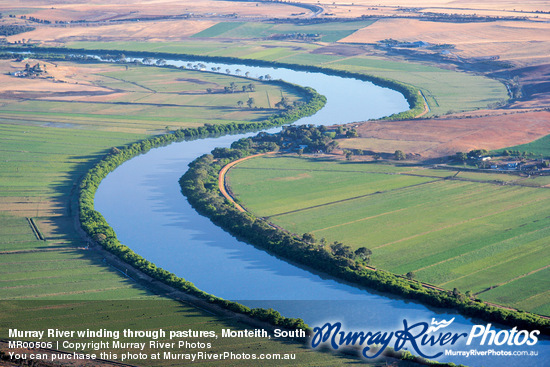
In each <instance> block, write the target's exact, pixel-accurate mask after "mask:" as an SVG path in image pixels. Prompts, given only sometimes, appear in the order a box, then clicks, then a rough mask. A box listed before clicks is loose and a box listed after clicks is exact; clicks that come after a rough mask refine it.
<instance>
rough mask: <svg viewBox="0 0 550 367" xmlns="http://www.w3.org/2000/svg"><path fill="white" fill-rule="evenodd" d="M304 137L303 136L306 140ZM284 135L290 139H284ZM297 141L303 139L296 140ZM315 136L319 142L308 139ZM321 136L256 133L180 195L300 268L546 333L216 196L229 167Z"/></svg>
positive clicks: (219, 153) (220, 156)
mask: <svg viewBox="0 0 550 367" xmlns="http://www.w3.org/2000/svg"><path fill="white" fill-rule="evenodd" d="M306 135H307V136H306ZM285 136H287V137H291V138H290V139H285ZM298 136H301V137H300V138H298ZM311 136H317V137H318V139H311ZM324 136H325V134H324V133H323V132H321V131H320V129H317V128H314V127H309V128H306V127H288V128H287V129H285V130H284V131H283V132H282V133H281V134H276V135H268V134H265V133H260V134H259V135H258V136H256V137H254V138H246V139H242V140H240V141H237V142H235V143H233V144H232V146H231V148H229V149H227V148H226V149H219V148H218V149H215V150H214V151H213V152H212V154H208V155H203V156H202V157H200V158H198V159H196V160H195V161H194V162H193V163H192V164H191V165H190V169H189V171H187V173H185V174H184V175H183V177H182V178H181V180H180V185H181V188H182V192H183V193H184V194H185V195H186V196H187V197H188V199H189V201H190V203H191V204H192V205H193V206H194V207H195V208H196V209H197V210H198V211H199V212H200V213H202V214H204V215H206V216H208V217H209V218H210V219H211V220H212V221H213V222H214V223H216V224H217V225H220V226H221V227H223V228H225V229H226V230H228V231H229V232H231V233H232V234H234V235H236V236H238V237H240V238H243V239H245V240H246V241H248V242H249V243H251V244H253V245H255V246H258V247H261V248H263V249H266V250H268V251H270V252H272V253H275V254H277V255H280V256H283V257H285V258H287V259H291V260H293V261H296V262H298V263H301V264H304V265H307V266H311V267H313V268H315V269H318V270H320V271H323V272H325V273H328V274H330V275H333V276H335V277H338V278H340V279H344V280H346V281H350V282H353V283H355V284H359V285H361V286H366V287H370V288H374V289H376V290H380V291H385V292H391V293H395V294H398V295H401V296H404V297H407V298H412V299H416V300H419V301H421V302H423V303H426V304H429V305H433V306H437V307H446V308H453V309H455V310H457V311H458V312H460V313H462V314H464V315H467V316H474V317H480V318H483V319H485V320H487V321H491V322H500V323H504V324H508V325H514V326H518V327H523V328H535V327H536V328H541V329H542V330H544V332H545V333H549V332H550V322H549V320H548V319H544V318H541V317H539V316H537V315H533V314H529V313H524V312H517V311H513V310H507V309H503V308H497V307H493V306H490V305H488V304H486V303H484V302H482V301H481V300H479V299H475V298H471V297H468V296H466V295H464V294H461V293H460V292H458V290H456V289H455V290H453V291H442V290H440V289H435V288H432V287H429V286H425V285H423V284H421V283H419V282H416V281H412V280H410V279H407V277H402V276H398V275H395V274H392V273H390V272H386V271H382V270H376V271H375V270H372V269H370V268H368V267H366V266H364V265H363V264H364V262H363V259H361V258H358V257H359V256H357V255H359V254H356V253H354V252H353V251H351V249H350V248H348V247H347V246H345V245H343V244H336V243H335V244H333V245H334V246H330V247H328V248H327V247H326V246H325V245H324V244H321V243H316V242H315V241H314V240H312V238H311V237H310V236H307V235H303V236H301V237H299V236H296V235H293V234H290V233H288V232H286V231H283V230H281V229H279V228H276V227H274V226H273V225H271V224H270V223H268V222H266V221H265V220H263V219H261V218H256V217H255V216H253V215H252V214H250V213H243V212H240V211H238V210H237V209H236V208H235V207H234V206H233V205H231V204H230V203H228V202H227V201H226V200H225V198H223V196H221V195H220V192H219V189H218V182H217V180H218V172H219V170H220V168H221V167H223V166H224V165H226V164H227V163H229V162H231V161H233V160H235V159H238V158H241V157H244V156H247V155H251V154H256V153H261V152H266V151H272V150H276V149H278V148H281V147H286V146H287V145H288V143H290V142H293V141H294V142H295V141H297V140H301V141H302V142H303V141H305V140H307V139H309V140H311V144H313V145H315V144H318V142H319V141H320V140H323V138H324Z"/></svg>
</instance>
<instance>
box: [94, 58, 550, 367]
mask: <svg viewBox="0 0 550 367" xmlns="http://www.w3.org/2000/svg"><path fill="white" fill-rule="evenodd" d="M168 63H170V64H173V65H176V66H180V65H187V62H186V61H176V60H168ZM193 64H197V62H193ZM203 64H205V65H206V68H207V69H208V70H210V69H211V68H212V67H220V68H221V70H223V71H225V70H226V69H229V70H231V73H232V74H234V73H235V70H236V69H240V70H242V71H241V74H244V73H245V72H249V73H250V76H251V77H258V76H262V75H267V74H269V75H270V76H271V77H272V78H274V79H278V78H281V79H283V80H285V81H288V82H291V83H295V84H299V85H302V86H310V87H313V88H315V89H316V90H317V91H318V92H319V93H321V94H323V95H325V96H326V97H327V104H326V106H325V107H324V108H323V109H322V110H320V111H319V112H318V113H317V114H316V115H314V116H311V117H307V118H304V119H302V120H300V121H298V122H297V123H299V124H306V123H312V124H316V125H320V124H325V125H328V124H334V123H339V124H342V123H348V122H354V121H364V120H367V119H371V118H379V117H382V116H387V115H390V114H392V113H397V112H401V111H403V110H406V109H408V104H407V102H406V100H405V98H404V97H403V96H402V95H401V94H399V93H397V92H395V91H392V90H389V89H387V88H381V87H378V86H375V85H373V84H372V83H369V82H364V81H360V80H356V79H351V78H342V77H338V76H331V75H325V74H321V73H308V72H303V71H294V70H288V69H283V68H277V69H274V68H265V67H252V66H246V65H222V64H211V63H206V62H203ZM343 91H345V92H343ZM277 130H278V129H271V130H270V131H271V132H274V131H277ZM254 134H255V133H254ZM254 134H252V133H249V134H238V135H226V136H222V137H218V138H207V139H200V140H194V141H185V142H180V143H174V144H171V145H168V146H165V147H161V148H156V149H152V150H151V151H149V152H147V153H146V154H143V155H140V156H138V157H135V158H133V159H131V160H129V161H127V162H125V163H124V164H122V165H121V166H120V167H118V168H117V169H116V170H115V171H113V172H112V173H110V174H109V175H108V176H107V177H106V178H105V179H104V180H103V182H102V183H101V185H100V186H99V189H98V191H97V193H96V197H95V208H96V210H98V211H99V212H101V213H102V214H103V216H104V217H105V218H106V219H107V221H108V223H109V224H110V225H111V226H112V227H113V228H114V230H115V232H116V233H117V236H118V238H119V239H120V241H121V242H122V243H124V244H125V245H127V246H128V247H130V248H131V249H132V250H134V251H135V252H136V253H138V254H140V255H141V256H143V257H145V258H147V259H148V260H150V261H152V262H154V263H155V264H156V265H157V266H160V267H162V268H165V269H167V270H169V271H171V272H173V273H175V274H176V275H178V276H181V277H183V278H185V279H187V280H189V281H191V282H193V283H194V284H195V285H196V286H197V287H198V288H200V289H202V290H204V291H206V292H208V293H211V294H214V295H216V296H219V297H223V298H225V299H230V300H236V301H238V302H241V303H243V304H245V305H248V306H251V307H265V308H270V307H271V308H274V309H276V310H278V311H279V312H281V314H283V315H284V316H288V317H300V318H302V319H304V321H305V322H306V323H307V324H309V325H310V326H311V327H313V326H322V325H323V324H324V323H325V322H329V321H330V322H335V321H340V322H342V323H343V324H344V325H346V327H347V328H348V329H347V330H364V331H372V332H376V331H379V330H380V331H386V330H390V331H393V330H399V329H401V330H402V329H403V327H404V326H403V320H407V322H408V323H409V324H411V323H416V322H427V323H430V322H431V321H432V318H435V319H436V320H437V321H440V320H442V319H444V320H451V319H453V318H454V321H453V323H452V326H450V327H449V330H450V329H451V328H452V330H450V331H453V332H457V333H458V332H469V331H470V329H471V328H472V327H473V326H474V325H476V324H481V325H484V326H485V324H486V323H484V322H481V321H480V320H471V319H468V318H465V317H463V316H460V315H458V314H455V313H452V312H448V311H447V310H445V311H443V310H437V309H432V308H428V307H426V306H423V305H420V304H418V303H415V302H411V301H407V300H403V299H400V298H398V297H393V296H391V295H387V294H377V293H375V292H372V291H369V290H365V289H359V288H356V287H353V286H351V285H348V284H344V283H342V282H339V281H336V280H334V279H331V278H327V277H325V276H322V275H318V274H315V273H312V272H310V271H307V270H304V269H302V268H300V267H297V266H294V265H292V264H289V263H287V262H285V261H283V260H281V259H279V258H277V257H275V256H272V255H270V254H267V253H266V252H264V251H262V250H259V249H256V248H254V247H253V246H250V245H248V244H246V243H243V242H240V241H238V240H237V239H235V238H234V237H232V236H231V235H230V234H228V233H227V232H225V231H223V230H222V229H220V228H219V227H217V226H215V225H214V224H212V223H211V222H210V221H209V220H208V219H207V218H205V217H202V216H200V215H199V214H197V213H196V212H195V210H194V209H193V208H192V207H191V206H190V205H189V204H188V202H187V201H186V199H185V198H184V197H183V196H182V194H181V192H180V188H179V184H178V180H179V178H180V177H181V175H182V174H183V173H184V172H185V171H186V170H187V165H188V164H189V163H190V162H191V161H193V160H194V159H195V158H197V157H198V156H200V155H202V154H205V153H209V152H210V151H211V150H212V149H214V148H216V147H228V146H230V144H231V143H232V142H233V141H235V140H237V139H240V138H242V137H244V136H250V135H254ZM493 329H494V327H493ZM549 345H550V343H549V342H548V341H547V340H545V341H539V342H538V344H537V345H535V346H526V345H523V346H521V347H513V346H499V347H495V346H486V345H485V346H479V345H478V346H476V348H475V349H477V350H478V351H482V350H485V351H487V350H491V349H493V350H496V351H524V350H526V351H537V352H538V356H537V357H532V356H529V357H504V356H490V357H489V356H469V357H464V356H462V357H460V356H452V357H451V356H445V354H444V355H443V356H441V357H439V358H437V361H446V362H454V363H456V364H459V363H462V364H465V365H469V366H495V367H496V366H525V365H529V366H541V367H542V366H548V365H550V348H548V346H549ZM445 348H446V347H439V348H438V349H437V348H434V349H431V350H430V349H427V350H429V351H431V352H432V354H435V352H438V351H439V352H443V351H444V350H445ZM447 349H453V350H470V349H472V347H471V346H467V345H465V338H463V339H462V340H461V341H459V342H458V343H457V344H455V345H454V346H452V347H449V348H447ZM411 352H412V353H413V354H417V353H415V351H414V350H411Z"/></svg>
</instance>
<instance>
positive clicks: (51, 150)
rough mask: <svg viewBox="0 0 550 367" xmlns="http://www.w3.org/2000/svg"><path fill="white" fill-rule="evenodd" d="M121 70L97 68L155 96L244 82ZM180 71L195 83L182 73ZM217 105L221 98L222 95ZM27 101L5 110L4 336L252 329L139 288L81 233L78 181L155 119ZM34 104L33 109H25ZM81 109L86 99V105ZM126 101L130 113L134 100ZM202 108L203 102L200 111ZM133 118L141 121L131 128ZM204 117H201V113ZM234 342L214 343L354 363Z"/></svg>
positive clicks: (0, 296)
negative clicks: (17, 332) (12, 332)
mask: <svg viewBox="0 0 550 367" xmlns="http://www.w3.org/2000/svg"><path fill="white" fill-rule="evenodd" d="M117 68H118V70H117V71H115V72H112V73H110V75H108V76H109V77H107V76H99V75H98V79H99V80H102V82H103V83H104V85H108V84H109V83H111V82H112V83H115V84H117V86H116V88H121V87H124V86H127V88H128V90H129V93H142V92H138V91H143V93H142V96H143V97H145V95H147V94H154V93H152V92H148V89H154V90H158V91H159V92H158V93H157V94H165V95H167V96H168V95H169V93H168V92H175V91H178V90H180V89H181V90H182V91H184V92H187V93H190V92H191V93H192V92H193V91H195V90H198V89H201V88H204V86H205V85H209V84H202V83H203V82H204V83H222V82H225V81H228V80H231V81H235V82H237V83H243V79H240V78H230V77H227V76H218V75H211V74H206V73H199V72H191V71H185V72H179V71H172V70H168V69H166V70H165V69H162V70H160V71H159V70H157V71H155V70H152V69H154V68H148V67H143V68H139V69H140V70H142V71H144V73H145V74H146V76H144V75H139V73H134V70H133V69H134V67H131V68H130V70H129V73H126V71H125V70H124V69H123V68H122V67H118V66H117ZM106 74H107V73H106ZM126 77H127V79H124V78H126ZM203 77H204V78H205V79H207V80H205V79H203ZM102 78H104V79H102ZM179 78H185V79H192V80H186V81H178V80H176V79H179ZM121 79H124V82H121V81H120V80H121ZM159 80H162V81H169V80H172V81H174V83H172V84H175V85H177V86H175V85H170V84H168V85H163V83H162V82H160V81H159ZM222 80H223V81H222ZM137 84H139V85H140V86H138V85H137ZM259 84H260V83H255V85H256V86H257V87H258V89H260V88H261V87H260V86H259ZM111 86H114V84H113V85H111ZM144 87H145V88H144ZM180 87H181V88H180ZM147 88H148V89H147ZM272 88H274V87H273V86H266V89H263V93H264V95H265V90H268V91H271V90H273V91H276V92H274V93H275V94H276V95H279V96H280V90H278V89H276V88H274V89H272ZM201 93H202V91H201ZM270 93H271V92H270ZM285 94H286V92H285ZM289 94H290V93H289ZM153 97H154V96H153V95H152V96H151V97H150V98H153ZM157 97H158V96H157ZM172 97H173V98H178V96H172ZM184 97H185V95H182V96H181V98H184ZM126 98H128V97H126ZM134 98H137V97H136V96H134ZM128 100H133V99H128ZM3 102H4V103H5V101H3ZM210 102H211V103H212V104H214V101H213V100H211V101H210ZM12 103H13V105H12V106H11V108H14V106H15V105H17V103H15V102H13V101H12ZM23 103H26V105H25V108H20V110H19V112H20V113H19V114H14V113H12V115H11V116H7V114H6V113H5V111H4V112H2V116H1V117H0V152H1V153H0V155H1V157H2V159H1V160H0V337H2V338H6V337H7V330H8V329H9V328H18V329H22V330H37V329H46V328H60V329H64V330H71V329H75V330H76V329H88V328H89V329H91V330H97V329H99V328H107V329H111V330H122V329H124V328H130V329H134V330H148V329H160V328H162V329H165V330H173V329H178V330H187V329H189V328H192V329H194V330H208V329H212V330H220V329H221V328H231V329H242V328H246V327H247V326H246V325H243V324H241V323H238V322H236V321H234V320H232V319H226V318H223V317H218V316H215V315H213V314H211V313H209V312H207V311H204V310H202V309H199V308H196V307H194V306H191V305H189V304H186V303H179V302H176V301H172V300H169V299H168V298H166V297H164V296H162V295H159V294H158V293H157V291H155V290H154V289H149V288H147V287H145V286H143V285H139V284H138V283H136V282H135V281H133V280H132V279H130V278H128V277H126V276H125V274H124V270H125V269H116V268H114V267H112V266H110V265H108V264H106V263H105V262H104V261H103V257H102V256H101V255H100V254H99V253H98V252H96V251H94V250H90V249H86V244H85V243H84V242H83V240H82V239H81V238H80V236H79V235H78V233H77V232H76V231H75V227H74V219H73V217H72V215H73V214H74V213H77V211H76V207H75V202H76V196H75V193H76V189H77V184H78V180H79V178H80V177H81V176H82V175H83V174H84V173H85V172H86V171H87V170H88V169H89V168H90V167H91V165H92V164H93V163H94V162H96V161H97V160H98V159H100V158H101V157H102V156H103V155H104V154H106V153H107V152H109V150H110V149H111V148H112V147H116V146H118V147H120V146H123V145H125V144H129V143H132V142H135V141H137V140H140V139H142V138H145V137H146V136H148V135H147V134H146V133H145V132H146V131H150V128H151V125H149V123H150V122H149V121H144V120H142V119H137V118H135V117H136V116H135V115H134V116H133V117H132V118H127V119H126V120H124V118H121V119H119V120H117V122H118V121H123V123H125V124H127V126H119V125H118V124H116V123H115V119H112V120H111V119H110V117H106V118H103V117H102V116H101V115H100V114H95V115H94V114H92V113H91V112H90V111H86V112H85V113H83V112H82V111H80V110H79V108H76V107H75V106H74V105H71V103H62V102H47V101H27V102H23ZM27 107H28V108H29V110H26V108H27ZM82 107H83V108H84V107H85V105H84V104H82ZM4 108H6V106H4ZM127 108H128V113H129V114H130V115H131V114H132V112H131V106H127ZM201 108H204V105H202V106H201V107H198V108H197V109H201ZM203 111H205V110H204V109H203ZM121 112H123V108H122V109H121ZM77 115H78V118H76V116H77ZM80 115H82V116H80ZM248 118H250V119H253V118H254V117H253V114H248ZM130 121H131V124H133V125H129V124H130ZM178 121H179V120H178ZM202 121H204V120H202ZM197 123H202V122H201V120H198V121H197ZM130 126H133V127H135V128H130ZM162 128H164V125H162ZM113 130H120V131H113ZM27 218H32V219H33V220H34V222H35V223H36V225H37V226H38V228H39V230H40V232H42V233H43V234H44V236H45V237H46V241H42V240H38V239H37V238H36V236H35V234H34V233H33V231H32V229H31V226H30V225H29V222H28V220H27ZM102 301H105V302H102ZM248 327H249V328H250V326H248ZM87 341H89V340H87ZM230 343H231V340H223V341H220V342H219V343H217V344H215V347H214V349H215V350H216V351H235V352H238V351H241V352H242V351H245V350H255V351H258V352H265V353H275V352H284V353H294V352H296V353H297V354H298V355H297V359H296V361H294V362H295V365H302V366H311V365H319V366H323V365H325V366H332V365H345V364H349V363H353V360H350V359H348V358H345V357H333V356H331V355H327V354H322V353H317V352H313V351H310V350H308V349H306V348H304V347H303V346H301V345H299V344H293V343H287V342H279V341H275V340H267V339H265V340H264V339H247V340H239V344H238V345H236V344H235V343H234V340H233V344H230ZM90 351H91V350H90ZM132 362H134V364H136V363H138V361H132ZM239 363H240V364H242V363H243V362H242V361H240V362H239ZM244 363H245V365H246V362H244ZM139 364H140V365H151V366H153V365H154V366H157V365H159V363H156V362H155V363H154V362H151V361H145V362H144V361H139ZM162 365H166V366H180V365H181V361H167V362H166V363H164V362H163V363H162ZM250 365H253V364H250ZM254 365H255V364H254ZM268 365H277V363H271V364H268ZM293 365H294V363H293Z"/></svg>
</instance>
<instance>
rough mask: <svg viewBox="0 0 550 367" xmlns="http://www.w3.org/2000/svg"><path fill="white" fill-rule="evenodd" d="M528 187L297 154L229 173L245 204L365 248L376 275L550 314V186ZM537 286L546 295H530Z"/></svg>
mask: <svg viewBox="0 0 550 367" xmlns="http://www.w3.org/2000/svg"><path fill="white" fill-rule="evenodd" d="M503 182H507V183H508V184H506V185H502V183H503ZM523 183H524V180H522V179H520V178H519V177H518V176H508V175H487V176H486V177H485V175H484V174H481V173H466V172H460V173H459V174H457V171H452V170H440V169H439V170H433V169H426V168H422V167H417V166H416V167H415V166H397V165H387V164H376V163H360V162H342V161H328V160H323V159H311V158H298V157H295V156H282V157H259V158H254V159H250V160H247V161H244V162H242V163H240V164H239V165H237V166H235V167H234V168H232V169H231V171H230V173H229V184H230V185H231V189H232V191H233V192H234V194H235V195H236V197H237V199H238V200H239V203H240V204H242V205H244V206H245V207H246V208H247V209H249V210H250V211H252V212H253V213H255V214H256V215H258V216H261V217H267V218H268V219H269V220H270V221H272V222H273V223H275V224H277V225H279V226H281V227H283V228H285V229H288V230H289V231H291V232H293V233H297V234H302V233H306V232H307V233H311V234H313V235H314V236H315V237H316V238H317V240H319V239H321V238H325V239H326V240H327V241H328V242H329V243H331V242H333V241H341V242H343V243H345V244H347V245H349V246H351V247H352V248H359V247H362V246H365V247H367V248H370V249H371V250H372V251H373V256H372V263H373V265H374V266H376V267H380V268H383V269H386V270H389V271H392V272H395V273H398V274H405V273H407V272H410V271H412V272H414V274H415V275H416V277H417V279H419V280H422V281H426V282H429V283H432V284H435V285H439V286H441V287H444V288H448V289H453V288H458V289H459V290H460V291H462V292H466V291H471V292H472V293H475V294H479V296H480V297H481V298H483V299H487V300H492V301H498V302H499V303H502V304H506V305H512V306H517V307H520V308H522V309H525V310H529V311H533V312H538V313H545V314H548V311H549V305H550V297H549V294H548V292H547V290H548V288H549V286H550V284H548V279H546V280H544V278H543V277H542V276H541V274H544V273H545V272H546V271H547V270H546V269H547V267H548V262H549V260H550V249H549V248H548V246H547V245H546V244H547V240H548V238H549V237H550V217H549V216H548V210H547V208H548V204H549V202H550V191H548V189H547V188H543V187H541V186H543V185H544V184H545V181H542V182H534V181H532V182H529V186H527V185H523ZM535 280H536V281H537V287H535V288H536V290H529V291H527V290H523V287H524V286H525V284H528V283H526V282H528V281H535ZM500 287H506V288H503V289H507V290H508V292H506V293H504V292H501V288H500ZM516 290H517V291H516ZM545 292H546V293H545ZM525 293H527V294H529V297H532V298H533V300H532V301H529V299H530V298H528V299H526V297H524V296H523V295H524V294H525Z"/></svg>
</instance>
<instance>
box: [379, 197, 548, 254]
mask: <svg viewBox="0 0 550 367" xmlns="http://www.w3.org/2000/svg"><path fill="white" fill-rule="evenodd" d="M544 200H548V199H547V198H542V199H539V200H535V201H533V202H539V201H544ZM533 202H528V203H522V204H520V205H517V206H513V205H512V206H509V207H506V208H504V209H501V210H499V211H496V212H491V213H487V214H485V215H482V216H479V217H475V218H469V219H466V220H463V221H461V222H457V223H452V224H449V225H446V226H443V227H439V228H435V229H432V230H430V231H425V232H422V233H417V234H415V235H412V236H409V237H406V238H400V239H398V240H396V241H392V242H388V243H384V244H383V245H380V246H377V247H373V249H378V248H382V247H386V246H391V245H394V244H396V243H399V242H403V241H408V240H410V239H413V238H416V237H420V236H424V235H427V234H430V233H433V232H438V231H442V230H445V229H448V228H453V227H457V226H461V225H463V224H465V223H469V222H473V221H476V220H478V219H483V218H487V217H490V216H492V215H497V214H501V213H503V212H506V211H508V210H510V209H516V208H521V207H522V206H525V205H529V204H532V203H533Z"/></svg>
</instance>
